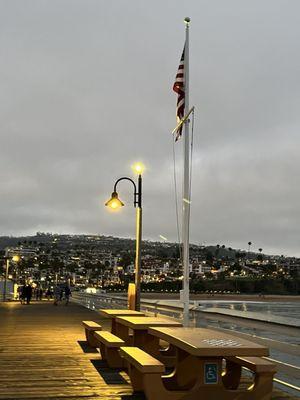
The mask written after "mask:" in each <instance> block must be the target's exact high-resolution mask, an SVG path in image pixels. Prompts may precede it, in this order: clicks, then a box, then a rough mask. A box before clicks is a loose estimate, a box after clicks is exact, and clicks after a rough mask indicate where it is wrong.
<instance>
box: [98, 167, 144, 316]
mask: <svg viewBox="0 0 300 400" xmlns="http://www.w3.org/2000/svg"><path fill="white" fill-rule="evenodd" d="M132 169H133V170H134V171H135V172H136V173H137V174H138V182H137V185H136V184H135V182H134V181H133V180H132V179H131V178H128V177H122V178H120V179H118V180H117V181H116V183H115V185H114V191H113V192H112V195H111V198H110V199H109V200H108V201H107V202H106V203H105V205H106V206H107V207H110V208H111V209H112V210H117V209H119V208H121V207H123V206H124V203H123V202H122V201H121V200H120V199H119V197H118V193H117V185H118V183H119V182H120V181H122V180H127V181H130V182H131V183H132V184H133V187H134V197H133V205H134V207H135V208H136V246H135V293H136V295H135V309H136V310H137V311H139V310H140V303H141V302H140V297H141V241H142V173H143V171H144V166H143V164H141V163H136V164H134V165H133V166H132Z"/></svg>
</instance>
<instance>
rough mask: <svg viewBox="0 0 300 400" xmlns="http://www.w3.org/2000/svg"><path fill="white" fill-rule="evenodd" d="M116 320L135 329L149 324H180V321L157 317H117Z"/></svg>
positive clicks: (142, 328) (141, 328)
mask: <svg viewBox="0 0 300 400" xmlns="http://www.w3.org/2000/svg"><path fill="white" fill-rule="evenodd" d="M116 322H117V323H120V324H122V325H125V326H128V327H129V328H131V329H136V330H146V329H148V328H149V327H150V326H172V327H180V326H182V323H180V322H177V321H172V320H170V319H167V318H158V317H117V318H116Z"/></svg>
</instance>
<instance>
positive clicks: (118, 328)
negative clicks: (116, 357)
mask: <svg viewBox="0 0 300 400" xmlns="http://www.w3.org/2000/svg"><path fill="white" fill-rule="evenodd" d="M114 335H116V336H118V337H119V338H120V339H123V340H124V342H125V343H126V344H127V345H129V344H130V343H129V342H130V337H129V328H128V326H125V325H123V324H119V323H118V322H115V332H114Z"/></svg>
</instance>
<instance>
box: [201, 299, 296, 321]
mask: <svg viewBox="0 0 300 400" xmlns="http://www.w3.org/2000/svg"><path fill="white" fill-rule="evenodd" d="M198 303H199V307H200V308H225V309H229V310H233V311H243V312H245V313H247V312H255V313H259V314H260V315H265V316H266V317H267V318H268V319H270V317H272V316H274V317H275V316H277V317H281V318H287V319H288V320H290V322H291V325H298V326H299V327H300V301H299V302H297V301H294V302H279V301H278V302H264V301H232V300H231V301H224V300H205V301H199V302H198Z"/></svg>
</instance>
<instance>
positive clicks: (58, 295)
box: [53, 285, 62, 306]
mask: <svg viewBox="0 0 300 400" xmlns="http://www.w3.org/2000/svg"><path fill="white" fill-rule="evenodd" d="M61 298H62V290H61V287H59V286H58V285H56V286H55V288H54V302H53V305H54V306H57V305H58V303H59V301H60V300H61Z"/></svg>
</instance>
